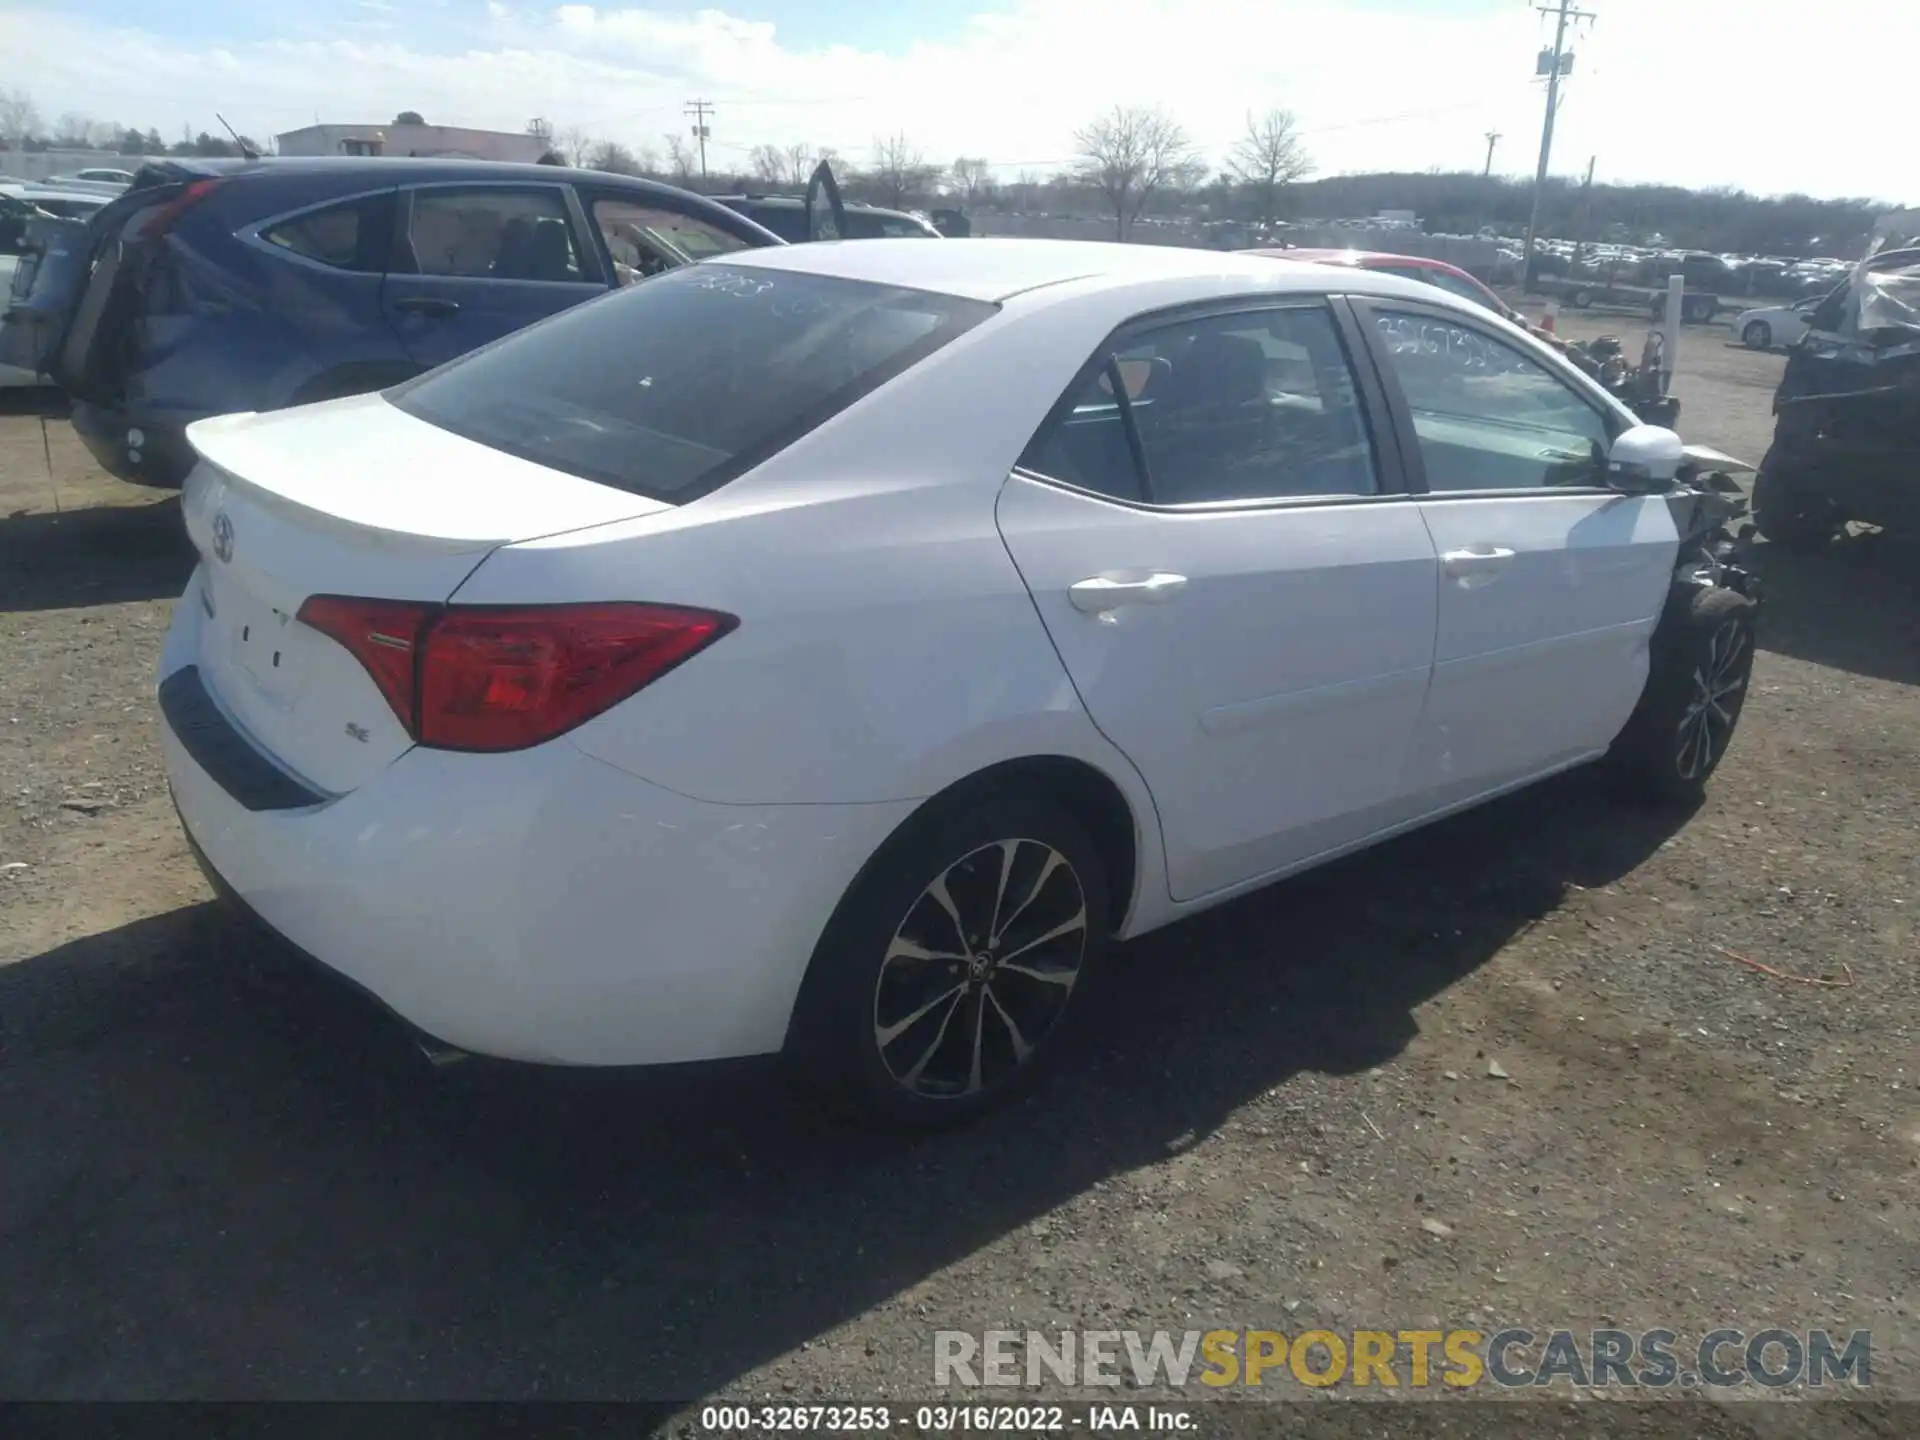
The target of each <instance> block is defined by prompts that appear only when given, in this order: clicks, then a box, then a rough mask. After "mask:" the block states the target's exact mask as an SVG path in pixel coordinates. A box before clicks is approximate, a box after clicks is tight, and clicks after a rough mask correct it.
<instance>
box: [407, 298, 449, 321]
mask: <svg viewBox="0 0 1920 1440" xmlns="http://www.w3.org/2000/svg"><path fill="white" fill-rule="evenodd" d="M393 308H394V309H396V310H404V311H406V312H408V313H409V314H413V315H425V316H427V317H429V318H430V319H434V320H445V319H446V318H448V317H449V316H451V315H458V314H459V313H460V302H459V301H458V300H448V299H445V298H443V297H441V296H439V295H408V296H406V297H405V298H404V299H400V300H396V301H394V302H393Z"/></svg>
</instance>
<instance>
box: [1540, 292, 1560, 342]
mask: <svg viewBox="0 0 1920 1440" xmlns="http://www.w3.org/2000/svg"><path fill="white" fill-rule="evenodd" d="M1559 315H1560V302H1559V301H1558V300H1549V301H1547V313H1546V314H1544V315H1542V316H1541V317H1540V328H1541V329H1542V330H1544V331H1546V332H1547V334H1549V335H1552V334H1554V333H1555V330H1554V324H1553V322H1554V321H1555V320H1556V319H1557V318H1559Z"/></svg>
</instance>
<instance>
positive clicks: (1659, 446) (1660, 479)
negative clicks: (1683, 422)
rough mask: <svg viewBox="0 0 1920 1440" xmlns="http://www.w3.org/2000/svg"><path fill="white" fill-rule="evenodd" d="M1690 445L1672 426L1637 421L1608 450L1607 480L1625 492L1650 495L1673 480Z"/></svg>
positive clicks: (1663, 488) (1683, 461)
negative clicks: (1637, 422) (1671, 428)
mask: <svg viewBox="0 0 1920 1440" xmlns="http://www.w3.org/2000/svg"><path fill="white" fill-rule="evenodd" d="M1686 458H1687V447H1686V445H1685V443H1684V442H1683V441H1682V440H1681V439H1680V437H1679V436H1678V435H1676V434H1674V433H1673V431H1671V430H1667V429H1663V428H1662V427H1661V426H1658V425H1636V426H1634V427H1633V428H1632V429H1631V430H1627V431H1624V432H1622V434H1621V435H1620V437H1619V438H1618V439H1616V440H1615V441H1614V442H1613V447H1612V448H1611V449H1610V450H1608V451H1607V484H1608V485H1609V486H1611V487H1612V488H1613V489H1615V490H1618V491H1620V492H1621V493H1622V494H1624V495H1650V494H1653V493H1655V492H1657V491H1661V490H1665V489H1666V488H1667V487H1668V486H1669V485H1671V484H1673V481H1674V477H1675V476H1676V475H1678V474H1679V473H1680V467H1681V465H1683V464H1684V463H1685V462H1686Z"/></svg>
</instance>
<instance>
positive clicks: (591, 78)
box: [0, 0, 1920, 204]
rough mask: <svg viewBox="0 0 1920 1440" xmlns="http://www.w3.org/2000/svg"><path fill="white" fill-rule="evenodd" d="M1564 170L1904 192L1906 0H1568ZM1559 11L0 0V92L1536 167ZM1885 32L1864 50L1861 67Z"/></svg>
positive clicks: (352, 112)
mask: <svg viewBox="0 0 1920 1440" xmlns="http://www.w3.org/2000/svg"><path fill="white" fill-rule="evenodd" d="M1582 3H1583V4H1584V6H1585V8H1587V9H1589V10H1593V11H1596V12H1598V18H1597V19H1596V20H1594V21H1593V22H1592V23H1591V24H1587V25H1583V26H1581V27H1579V28H1578V29H1577V30H1576V31H1575V32H1574V42H1573V48H1574V51H1575V60H1574V72H1573V76H1572V78H1571V79H1570V81H1569V82H1568V83H1567V86H1566V95H1565V98H1564V100H1563V103H1562V106H1561V110H1560V116H1559V122H1558V125H1559V128H1558V134H1557V137H1556V141H1555V146H1554V162H1553V169H1554V172H1555V173H1556V174H1565V175H1578V174H1580V173H1582V172H1584V170H1585V169H1586V165H1587V162H1588V160H1589V159H1590V158H1591V159H1593V160H1595V161H1596V162H1597V166H1596V174H1597V175H1598V176H1599V177H1600V178H1602V179H1607V180H1620V181H1634V180H1648V181H1667V182H1672V183H1677V184H1683V185H1693V186H1707V185H1726V186H1735V187H1739V188H1743V189H1747V190H1753V191H1758V192H1763V193H1778V192H1785V191H1794V190H1798V191H1804V192H1807V193H1810V194H1815V195H1828V196H1834V195H1849V196H1853V195H1864V196H1872V197H1875V198H1880V199H1885V200H1888V201H1891V202H1897V203H1903V204H1914V203H1920V166H1916V165H1915V164H1913V163H1912V161H1911V159H1910V157H1909V158H1905V159H1903V158H1902V155H1903V152H1904V151H1906V150H1907V149H1909V148H1910V147H1909V146H1907V145H1905V144H1904V143H1899V144H1896V143H1894V142H1891V141H1889V142H1888V143H1885V144H1880V145H1876V144H1874V143H1872V142H1871V141H1869V139H1868V138H1867V137H1868V136H1870V135H1872V134H1874V133H1876V131H1877V132H1878V133H1881V134H1885V135H1893V136H1905V135H1907V134H1909V133H1910V131H1911V126H1912V118H1911V116H1912V99H1911V96H1912V93H1913V87H1912V84H1911V81H1910V78H1909V77H1910V73H1911V71H1910V67H1911V64H1912V62H1913V59H1914V57H1916V56H1920V0H1854V3H1852V4H1850V5H1848V6H1846V7H1844V9H1839V10H1835V11H1831V12H1827V11H1822V10H1821V9H1820V8H1819V7H1818V6H1813V5H1809V4H1807V3H1806V0H1582ZM1550 34H1551V22H1550V21H1548V20H1546V19H1544V18H1543V17H1541V16H1540V15H1538V14H1536V13H1535V11H1534V9H1533V8H1532V6H1531V5H1530V4H1528V3H1526V0H1349V3H1328V0H893V3H890V4H867V5H863V6H858V7H855V6H852V5H848V4H843V3H837V0H713V3H712V4H711V6H710V7H707V8H700V7H698V6H697V5H691V4H689V5H687V6H685V7H684V8H682V7H680V6H678V5H676V4H675V3H673V0H660V3H658V4H657V5H656V6H654V7H652V8H637V7H633V6H623V5H620V4H609V5H591V4H578V3H576V4H558V5H555V4H529V3H523V0H300V3H297V4H295V3H287V0H191V3H187V0H52V3H48V0H0V57H4V62H0V89H23V90H25V91H27V92H28V93H29V94H30V95H31V96H32V97H33V99H34V101H35V103H36V104H37V105H38V107H39V109H40V111H41V113H42V114H43V116H45V117H46V118H47V119H48V120H53V119H55V118H56V117H58V116H59V115H60V114H61V113H62V112H66V111H75V112H79V113H82V114H85V115H88V116H90V117H92V118H94V119H98V120H114V121H120V122H122V123H125V124H132V125H138V126H140V127H141V128H145V127H147V126H149V125H152V126H158V127H159V129H160V130H161V131H162V133H163V134H166V135H167V136H168V137H169V138H172V137H174V136H176V135H177V134H178V133H179V132H180V130H181V128H182V127H183V126H187V127H191V128H193V129H195V130H199V129H209V130H218V128H219V127H218V125H217V123H216V121H215V120H214V111H216V110H218V111H220V112H222V113H223V114H225V116H226V117H227V119H228V120H229V121H231V122H232V123H233V125H234V126H235V127H236V128H238V129H240V130H242V131H245V132H247V133H250V134H254V135H266V134H273V133H277V132H279V131H283V130H289V129H293V128H295V127H296V126H300V125H306V124H311V123H313V121H314V120H315V118H316V116H317V117H318V118H320V119H322V120H327V121H385V120H389V119H391V118H392V116H393V115H394V113H395V112H396V111H398V110H401V109H412V110H419V111H421V112H422V113H423V114H424V115H425V116H426V117H427V119H429V120H432V121H438V122H444V123H448V124H466V125H481V126H488V127H497V128H507V129H516V130H517V129H520V128H522V127H523V126H524V125H525V124H526V122H527V121H528V120H529V119H531V118H533V117H535V116H541V117H544V118H546V119H548V120H550V121H551V122H552V123H553V124H554V125H555V126H556V128H559V129H566V128H568V127H572V126H578V127H580V128H581V129H583V130H585V131H587V132H588V133H589V134H591V135H593V136H595V137H596V138H605V139H613V140H619V141H621V142H623V143H625V144H628V145H634V146H638V145H653V146H654V147H655V148H659V147H660V144H661V136H662V134H663V133H664V132H666V131H669V130H683V127H684V126H685V124H686V123H687V122H686V121H685V119H684V117H683V116H682V115H681V107H682V105H683V104H684V102H685V101H686V100H688V99H691V98H693V97H694V96H703V97H705V98H708V99H711V100H712V101H714V102H715V104H716V105H717V106H718V113H717V115H716V117H715V119H714V121H713V136H714V144H715V146H716V149H715V151H714V154H715V157H716V159H717V160H719V161H722V162H725V161H744V159H745V156H746V153H747V152H748V151H749V150H750V149H751V148H752V147H753V146H754V145H756V144H759V143H761V142H773V143H778V144H787V143H792V142H798V141H805V142H809V143H811V144H814V145H831V146H833V147H835V148H836V149H838V150H839V151H841V152H842V153H843V154H844V155H846V156H847V157H848V158H849V160H852V161H855V162H857V161H858V160H860V159H861V158H863V156H864V155H865V153H866V152H867V150H868V149H869V148H870V147H871V144H872V141H873V139H874V137H875V136H877V135H881V134H893V133H903V134H905V135H906V136H907V138H908V139H909V140H910V141H911V142H912V143H913V144H914V145H916V146H918V147H920V148H921V149H923V150H924V151H925V152H926V154H927V156H928V158H929V159H930V160H936V161H940V162H945V161H948V160H951V159H952V158H953V157H954V156H956V155H961V154H966V155H979V156H984V157H986V158H987V159H988V160H990V161H991V162H993V163H994V164H995V165H996V167H998V168H999V169H1000V170H1001V172H1002V173H1003V174H1006V175H1009V176H1011V175H1012V174H1013V173H1015V172H1017V171H1018V170H1020V169H1023V168H1031V169H1035V170H1046V169H1050V168H1053V167H1054V166H1056V165H1058V164H1060V163H1062V162H1064V161H1066V160H1067V159H1069V157H1070V156H1071V154H1072V150H1073V139H1072V136H1073V131H1074V129H1075V127H1076V126H1078V125H1080V124H1083V123H1084V122H1085V121H1086V120H1087V119H1089V118H1090V117H1091V116H1093V115H1094V114H1096V113H1097V112H1098V111H1100V110H1101V109H1102V108H1104V107H1106V106H1109V105H1112V104H1114V103H1116V102H1118V103H1128V104H1151V105H1159V106H1163V107H1164V108H1166V109H1167V110H1168V111H1170V112H1171V113H1173V114H1174V115H1175V116H1176V117H1177V118H1178V119H1180V120H1181V121H1182V122H1183V123H1184V124H1185V125H1186V126H1187V128H1188V130H1189V131H1190V133H1191V134H1192V135H1193V137H1194V139H1195V140H1196V141H1198V142H1199V143H1200V145H1201V146H1202V148H1203V149H1204V150H1205V151H1206V152H1207V153H1208V154H1209V155H1210V156H1211V157H1212V158H1213V159H1214V160H1215V161H1216V162H1217V161H1218V160H1219V158H1220V157H1221V156H1222V155H1223V154H1224V152H1225V151H1226V149H1227V147H1228V146H1230V145H1231V143H1232V142H1233V139H1234V137H1235V135H1236V133H1237V132H1238V131H1239V130H1240V129H1241V127H1242V126H1243V125H1244V123H1245V117H1246V114H1247V112H1248V111H1250V110H1264V109H1267V108H1269V107H1271V106H1285V107H1287V108H1290V109H1292V110H1293V111H1294V112H1295V113H1296V115H1297V116H1298V117H1299V122H1300V126H1301V129H1302V131H1303V132H1304V139H1305V142H1306V144H1307V147H1308V149H1309V151H1310V153H1311V154H1312V156H1313V159H1314V161H1315V163H1316V165H1317V168H1318V170H1319V172H1320V173H1322V174H1333V173H1338V172H1341V171H1354V170H1384V169H1397V170H1426V169H1433V168H1440V169H1463V168H1478V167H1479V166H1480V165H1481V164H1482V163H1483V162H1484V160H1485V155H1486V141H1485V139H1484V138H1483V136H1484V133H1485V132H1487V131H1489V130H1495V131H1499V132H1501V136H1502V138H1501V139H1500V141H1499V143H1498V147H1497V149H1496V152H1495V159H1494V165H1495V168H1496V170H1499V171H1501V172H1503V173H1509V174H1519V173H1531V171H1532V169H1533V164H1534V159H1535V156H1536V154H1537V149H1538V144H1539V135H1540V120H1541V110H1542V94H1541V89H1540V85H1539V84H1538V83H1537V82H1536V81H1535V80H1534V78H1533V70H1534V57H1535V54H1536V52H1537V51H1538V50H1539V48H1540V47H1541V46H1542V45H1543V44H1545V43H1547V41H1548V40H1549V39H1550ZM1883 57H1884V58H1885V63H1886V65H1887V66H1888V69H1887V71H1886V73H1885V74H1884V75H1881V74H1879V73H1877V72H1876V66H1877V65H1879V64H1880V63H1881V61H1882V58H1883Z"/></svg>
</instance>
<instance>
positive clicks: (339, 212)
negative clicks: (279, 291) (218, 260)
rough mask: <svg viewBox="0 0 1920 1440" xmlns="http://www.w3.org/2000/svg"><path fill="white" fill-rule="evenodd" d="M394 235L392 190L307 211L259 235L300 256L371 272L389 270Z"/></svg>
mask: <svg viewBox="0 0 1920 1440" xmlns="http://www.w3.org/2000/svg"><path fill="white" fill-rule="evenodd" d="M392 235H393V195H392V193H391V192H388V193H386V194H383V195H362V196H361V197H359V198H358V199H356V200H347V201H343V202H342V203H340V204H338V205H329V206H327V207H326V208H325V209H322V210H309V211H307V212H306V213H305V214H304V215H295V216H293V217H292V218H291V219H287V220H282V221H280V222H278V223H277V224H273V225H268V226H265V227H264V228H262V229H261V231H260V238H261V239H262V240H264V241H266V242H267V243H268V244H269V245H273V246H276V247H277V248H279V249H281V250H288V251H291V252H292V253H293V254H295V255H298V256H300V257H301V258H302V259H305V260H311V261H313V262H314V263H315V264H317V265H329V266H331V267H333V268H334V269H336V270H355V271H359V272H361V273H362V274H369V275H378V274H380V273H381V272H382V271H384V270H385V269H386V268H387V242H388V240H389V239H391V237H392Z"/></svg>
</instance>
